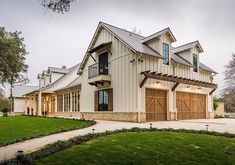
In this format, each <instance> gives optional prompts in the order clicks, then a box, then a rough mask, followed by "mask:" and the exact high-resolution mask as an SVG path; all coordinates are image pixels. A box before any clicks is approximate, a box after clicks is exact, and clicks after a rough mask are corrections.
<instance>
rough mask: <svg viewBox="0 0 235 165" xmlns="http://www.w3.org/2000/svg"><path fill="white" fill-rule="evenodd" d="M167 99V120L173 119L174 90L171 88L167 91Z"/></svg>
mask: <svg viewBox="0 0 235 165" xmlns="http://www.w3.org/2000/svg"><path fill="white" fill-rule="evenodd" d="M168 98H169V99H168V100H169V102H168V107H169V109H168V111H169V112H167V120H173V119H174V110H175V109H174V99H175V98H174V91H172V90H169V92H168Z"/></svg>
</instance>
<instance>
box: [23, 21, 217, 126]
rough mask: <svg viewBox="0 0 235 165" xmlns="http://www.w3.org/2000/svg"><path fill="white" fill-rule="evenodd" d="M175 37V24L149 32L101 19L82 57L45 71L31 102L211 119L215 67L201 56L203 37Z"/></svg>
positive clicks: (41, 109)
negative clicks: (143, 33) (172, 27)
mask: <svg viewBox="0 0 235 165" xmlns="http://www.w3.org/2000/svg"><path fill="white" fill-rule="evenodd" d="M174 42H176V38H175V37H174V35H173V33H172V32H171V30H170V28H166V29H163V30H161V31H158V32H156V33H154V34H152V35H150V36H147V37H145V36H141V35H138V34H134V33H132V32H129V31H126V30H124V29H121V28H118V27H115V26H112V25H109V24H106V23H103V22H100V23H99V25H98V27H97V29H96V31H95V34H94V36H93V38H92V40H91V42H90V45H89V47H88V50H87V52H86V54H85V56H84V58H83V60H82V62H81V63H80V64H79V65H76V66H74V67H72V68H70V69H68V70H66V71H65V72H64V73H63V75H61V76H60V75H57V76H56V78H53V76H52V74H51V73H52V72H53V71H52V70H50V71H49V69H48V71H44V72H43V73H42V74H40V75H39V76H38V77H39V82H40V87H41V88H40V89H39V90H35V91H34V92H31V93H28V94H27V97H28V98H31V99H29V100H34V103H33V104H30V103H28V104H27V107H28V108H29V109H30V108H31V107H34V109H36V111H35V114H37V115H51V116H77V117H80V118H85V119H103V120H122V121H133V122H146V121H160V120H184V119H199V118H211V117H212V116H213V113H212V109H213V106H212V105H213V92H214V91H215V90H216V89H217V85H216V84H214V83H213V82H212V81H213V77H214V76H215V74H216V72H215V71H214V70H212V69H211V68H209V67H207V66H206V65H204V64H203V63H202V62H201V61H200V56H201V55H203V54H202V52H203V49H202V46H201V44H200V43H199V41H194V42H190V43H188V44H185V45H182V46H178V47H173V46H172V43H174ZM64 69H65V68H64ZM59 73H61V72H59ZM38 100H40V101H38ZM26 112H27V110H26ZM26 114H27V113H26Z"/></svg>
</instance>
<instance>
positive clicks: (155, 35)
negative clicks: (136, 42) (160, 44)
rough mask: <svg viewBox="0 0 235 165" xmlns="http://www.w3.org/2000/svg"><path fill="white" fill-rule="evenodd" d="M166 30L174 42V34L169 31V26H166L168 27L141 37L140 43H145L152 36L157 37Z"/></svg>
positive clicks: (152, 37)
mask: <svg viewBox="0 0 235 165" xmlns="http://www.w3.org/2000/svg"><path fill="white" fill-rule="evenodd" d="M167 32H168V33H169V34H170V36H171V38H172V40H173V42H175V41H176V38H175V36H174V35H173V33H172V32H171V30H170V28H169V27H168V28H165V29H162V30H160V31H158V32H156V33H154V34H151V35H150V36H148V37H144V38H142V43H146V42H148V41H150V40H152V39H154V38H158V37H160V36H161V35H163V34H165V33H167Z"/></svg>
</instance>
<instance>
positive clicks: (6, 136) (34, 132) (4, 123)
mask: <svg viewBox="0 0 235 165" xmlns="http://www.w3.org/2000/svg"><path fill="white" fill-rule="evenodd" d="M93 124H95V122H94V121H81V120H69V119H61V118H46V117H31V116H14V117H0V146H3V145H7V144H11V143H14V142H19V141H24V140H26V139H31V138H34V137H40V136H44V135H49V134H53V133H58V132H64V131H68V130H73V129H79V128H84V127H88V126H90V125H93Z"/></svg>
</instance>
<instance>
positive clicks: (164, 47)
mask: <svg viewBox="0 0 235 165" xmlns="http://www.w3.org/2000/svg"><path fill="white" fill-rule="evenodd" d="M166 48H167V49H168V50H167V49H166ZM162 52H163V53H162V55H163V59H162V61H163V64H165V65H169V64H170V45H169V44H167V43H165V42H163V44H162ZM166 55H167V56H166Z"/></svg>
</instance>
